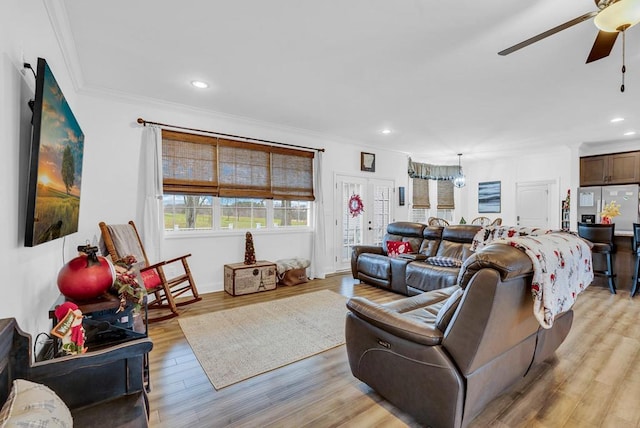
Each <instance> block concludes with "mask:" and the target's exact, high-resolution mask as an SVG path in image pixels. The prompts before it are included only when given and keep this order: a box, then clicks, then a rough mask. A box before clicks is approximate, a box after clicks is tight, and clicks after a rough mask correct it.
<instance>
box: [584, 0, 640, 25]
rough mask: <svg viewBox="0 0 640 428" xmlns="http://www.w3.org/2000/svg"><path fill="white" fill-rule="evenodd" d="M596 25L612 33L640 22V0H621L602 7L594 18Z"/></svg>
mask: <svg viewBox="0 0 640 428" xmlns="http://www.w3.org/2000/svg"><path fill="white" fill-rule="evenodd" d="M593 22H594V24H596V27H598V29H600V30H602V31H607V32H610V33H613V32H618V31H620V30H621V29H626V28H629V27H633V26H634V25H636V24H637V23H638V22H640V0H619V1H617V2H615V3H613V4H610V5H609V6H607V7H605V8H604V9H602V10H601V11H600V12H599V13H598V15H596V17H595V18H594V19H593Z"/></svg>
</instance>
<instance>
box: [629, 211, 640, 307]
mask: <svg viewBox="0 0 640 428" xmlns="http://www.w3.org/2000/svg"><path fill="white" fill-rule="evenodd" d="M631 246H632V249H633V252H634V253H635V255H636V267H635V269H634V270H633V285H632V286H631V297H633V296H634V295H635V294H636V292H637V291H638V281H640V278H639V276H640V224H638V223H633V240H632V241H631Z"/></svg>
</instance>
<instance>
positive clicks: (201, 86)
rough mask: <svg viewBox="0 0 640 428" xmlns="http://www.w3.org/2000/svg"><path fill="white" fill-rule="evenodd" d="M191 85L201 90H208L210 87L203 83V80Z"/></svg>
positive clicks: (194, 81)
mask: <svg viewBox="0 0 640 428" xmlns="http://www.w3.org/2000/svg"><path fill="white" fill-rule="evenodd" d="M191 84H192V85H193V86H195V87H196V88H199V89H207V88H208V87H209V84H208V83H207V82H203V81H201V80H192V81H191Z"/></svg>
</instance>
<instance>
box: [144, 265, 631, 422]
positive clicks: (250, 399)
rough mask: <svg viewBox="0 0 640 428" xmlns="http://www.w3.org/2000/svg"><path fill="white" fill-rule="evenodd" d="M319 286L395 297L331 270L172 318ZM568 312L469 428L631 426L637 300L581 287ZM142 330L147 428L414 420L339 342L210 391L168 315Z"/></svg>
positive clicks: (222, 297)
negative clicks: (542, 354) (542, 356)
mask: <svg viewBox="0 0 640 428" xmlns="http://www.w3.org/2000/svg"><path fill="white" fill-rule="evenodd" d="M321 289H329V290H333V291H336V292H338V293H341V294H343V295H345V296H352V295H358V296H365V297H367V298H369V299H371V300H374V301H378V302H387V301H391V300H395V299H398V298H402V297H403V296H400V295H396V294H393V293H389V292H386V291H383V290H380V289H377V288H374V287H371V286H368V285H365V284H358V283H355V281H354V280H353V279H352V278H351V276H350V275H336V276H332V277H330V278H327V279H325V280H315V281H311V282H309V283H307V284H304V285H299V286H294V287H282V288H278V289H277V290H274V291H269V292H264V293H259V294H252V295H247V296H240V297H231V296H229V295H227V294H226V293H224V292H218V293H211V294H207V295H204V296H203V300H202V301H201V302H198V303H196V304H193V305H190V306H188V307H183V308H181V315H180V316H181V317H189V316H193V315H198V314H201V313H206V312H210V311H218V310H222V309H227V308H231V307H236V306H241V305H246V304H251V303H257V302H262V301H266V300H273V299H278V298H282V297H287V296H291V295H295V294H299V293H306V292H311V291H316V290H321ZM574 310H575V319H574V325H573V327H572V329H571V332H570V333H569V336H568V338H567V340H566V341H565V342H564V343H563V344H562V345H561V347H560V348H559V349H558V351H557V352H556V357H555V358H554V359H552V360H551V361H548V362H546V363H544V364H542V365H539V366H538V367H537V368H536V369H534V370H533V372H532V373H531V374H530V375H529V376H528V377H527V378H525V379H523V380H522V381H520V382H519V383H517V384H516V385H514V387H512V388H511V389H510V390H509V391H508V392H507V393H505V394H504V395H502V396H500V397H498V398H497V399H495V400H494V401H493V402H492V403H490V404H489V406H488V407H487V408H486V409H485V411H484V412H483V413H481V414H480V415H479V416H478V417H477V418H476V419H475V420H474V421H472V422H471V424H470V426H471V427H488V426H492V427H640V328H638V324H640V297H635V298H634V299H631V298H630V297H629V292H628V291H625V290H621V291H619V293H618V294H617V295H611V294H609V292H608V290H607V289H605V288H603V287H597V286H591V287H589V288H588V289H587V291H585V292H584V293H583V294H582V295H580V296H579V298H578V301H577V303H576V305H575V307H574ZM345 311H346V309H345ZM149 334H150V336H151V338H152V339H153V342H154V349H153V351H152V352H151V355H150V366H151V385H152V390H151V393H150V395H149V398H150V407H151V418H150V419H151V426H152V427H171V428H179V427H314V428H315V427H339V426H342V427H405V426H409V427H417V426H418V425H417V424H416V423H415V422H414V421H413V420H412V419H411V417H410V416H408V415H406V414H403V413H402V412H401V411H400V410H398V409H396V408H394V407H393V406H392V405H390V404H388V403H386V402H385V401H384V400H383V399H382V398H381V397H380V396H378V395H377V394H376V393H375V392H373V390H371V389H370V388H369V387H368V386H367V385H365V384H363V383H362V382H360V381H359V380H357V379H355V378H354V377H353V376H352V375H351V372H350V370H349V365H348V362H347V357H346V351H345V347H344V346H340V347H338V348H335V349H332V350H330V351H327V352H323V353H322V354H319V355H316V356H314V357H311V358H307V359H305V360H302V361H299V362H296V363H294V364H290V365H288V366H286V367H283V368H280V369H277V370H274V371H272V372H269V373H266V374H263V375H260V376H257V377H255V378H252V379H249V380H246V381H243V382H240V383H238V384H235V385H232V386H230V387H227V388H224V389H222V390H220V391H216V390H215V389H214V388H213V387H212V386H211V383H210V382H209V379H208V378H207V376H206V374H205V373H204V371H203V370H202V368H201V367H200V365H199V364H198V361H197V359H196V358H195V356H194V354H193V352H192V351H191V348H190V347H189V344H188V343H187V341H186V339H185V337H184V335H183V334H182V330H181V329H180V326H179V324H178V321H177V319H175V318H174V319H172V320H169V321H164V322H160V323H156V324H152V325H151V326H150V329H149ZM425 399H428V398H426V397H425Z"/></svg>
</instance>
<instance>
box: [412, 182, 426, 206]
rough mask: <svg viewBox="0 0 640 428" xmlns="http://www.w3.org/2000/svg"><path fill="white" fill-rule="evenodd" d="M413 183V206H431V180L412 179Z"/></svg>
mask: <svg viewBox="0 0 640 428" xmlns="http://www.w3.org/2000/svg"><path fill="white" fill-rule="evenodd" d="M411 181H412V183H413V208H416V209H419V208H431V201H430V200H429V180H423V179H421V178H413V179H411Z"/></svg>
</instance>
